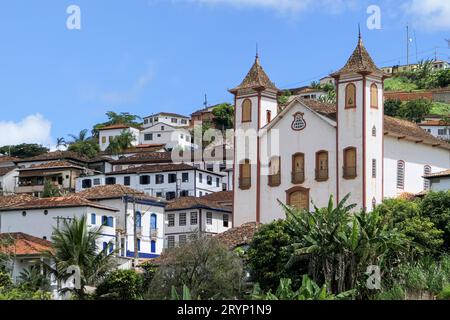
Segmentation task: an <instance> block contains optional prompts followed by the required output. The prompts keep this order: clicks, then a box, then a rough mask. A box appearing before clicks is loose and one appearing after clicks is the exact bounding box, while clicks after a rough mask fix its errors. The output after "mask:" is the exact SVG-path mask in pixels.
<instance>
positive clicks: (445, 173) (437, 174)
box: [423, 169, 450, 178]
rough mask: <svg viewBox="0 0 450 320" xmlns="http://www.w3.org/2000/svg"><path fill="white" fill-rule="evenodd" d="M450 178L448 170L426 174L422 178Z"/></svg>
mask: <svg viewBox="0 0 450 320" xmlns="http://www.w3.org/2000/svg"><path fill="white" fill-rule="evenodd" d="M448 176H450V169H449V170H444V171H441V172H435V173H430V174H427V175H425V176H423V177H424V178H441V177H448Z"/></svg>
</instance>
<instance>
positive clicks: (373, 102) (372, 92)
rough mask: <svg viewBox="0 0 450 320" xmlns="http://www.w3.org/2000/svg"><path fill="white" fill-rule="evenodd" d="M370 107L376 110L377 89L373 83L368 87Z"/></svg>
mask: <svg viewBox="0 0 450 320" xmlns="http://www.w3.org/2000/svg"><path fill="white" fill-rule="evenodd" d="M370 107H371V108H374V109H378V87H377V85H376V84H375V83H372V85H371V86H370Z"/></svg>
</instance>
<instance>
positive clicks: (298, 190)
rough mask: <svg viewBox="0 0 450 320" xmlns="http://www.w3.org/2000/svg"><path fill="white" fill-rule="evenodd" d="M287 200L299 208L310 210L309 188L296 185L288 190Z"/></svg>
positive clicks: (290, 204)
mask: <svg viewBox="0 0 450 320" xmlns="http://www.w3.org/2000/svg"><path fill="white" fill-rule="evenodd" d="M286 198H287V199H286V202H287V204H288V205H289V206H292V207H294V208H297V209H299V210H309V189H305V188H302V187H294V188H292V189H290V190H288V191H286Z"/></svg>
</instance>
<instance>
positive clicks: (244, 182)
mask: <svg viewBox="0 0 450 320" xmlns="http://www.w3.org/2000/svg"><path fill="white" fill-rule="evenodd" d="M251 170H252V167H251V164H250V160H248V159H246V160H244V161H243V162H242V163H241V164H240V165H239V188H240V189H242V190H246V189H250V187H251V185H252V175H251V173H252V171H251Z"/></svg>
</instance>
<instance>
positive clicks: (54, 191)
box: [42, 179, 61, 198]
mask: <svg viewBox="0 0 450 320" xmlns="http://www.w3.org/2000/svg"><path fill="white" fill-rule="evenodd" d="M59 196H61V192H60V191H59V189H58V187H57V186H55V185H54V184H53V183H52V181H51V180H48V179H45V182H44V190H43V191H42V198H53V197H59Z"/></svg>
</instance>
